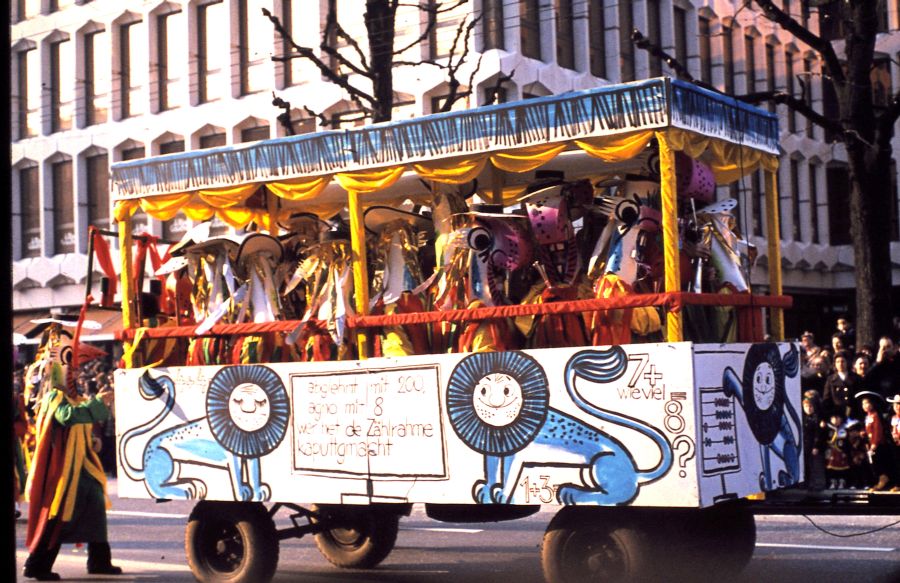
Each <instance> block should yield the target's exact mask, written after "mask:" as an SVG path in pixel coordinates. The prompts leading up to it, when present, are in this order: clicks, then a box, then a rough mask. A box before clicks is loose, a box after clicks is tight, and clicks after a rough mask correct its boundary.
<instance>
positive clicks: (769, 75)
mask: <svg viewBox="0 0 900 583" xmlns="http://www.w3.org/2000/svg"><path fill="white" fill-rule="evenodd" d="M766 91H769V92H770V93H771V92H774V91H775V45H771V44H768V43H766ZM767 107H768V109H769V111H770V112H771V113H775V102H774V101H773V100H771V99H770V100H769V103H768V105H767Z"/></svg>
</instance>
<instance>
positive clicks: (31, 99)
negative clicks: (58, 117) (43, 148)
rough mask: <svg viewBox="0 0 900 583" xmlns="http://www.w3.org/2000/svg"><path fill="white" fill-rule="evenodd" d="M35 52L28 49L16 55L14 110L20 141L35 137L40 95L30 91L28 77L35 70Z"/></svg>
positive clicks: (30, 84)
mask: <svg viewBox="0 0 900 583" xmlns="http://www.w3.org/2000/svg"><path fill="white" fill-rule="evenodd" d="M36 59H37V51H36V50H34V49H28V50H24V51H19V52H17V53H16V73H17V78H16V99H15V103H16V108H17V119H16V121H17V122H18V132H17V135H18V138H19V139H20V140H22V139H25V138H31V137H34V136H36V135H37V128H38V123H39V122H38V115H39V111H40V95H39V94H38V93H37V91H33V90H32V89H31V86H32V85H35V83H31V82H30V80H29V78H28V76H29V74H30V72H31V71H36V70H37V67H36V65H37V61H36Z"/></svg>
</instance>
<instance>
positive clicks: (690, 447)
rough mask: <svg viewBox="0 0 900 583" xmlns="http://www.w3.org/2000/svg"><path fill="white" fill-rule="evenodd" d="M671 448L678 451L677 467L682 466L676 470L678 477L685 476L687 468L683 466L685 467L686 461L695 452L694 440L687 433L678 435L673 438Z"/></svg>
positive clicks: (692, 456)
mask: <svg viewBox="0 0 900 583" xmlns="http://www.w3.org/2000/svg"><path fill="white" fill-rule="evenodd" d="M672 449H674V450H675V451H676V452H678V456H677V459H678V467H679V468H682V469H680V470H678V477H679V478H684V477H686V476H687V470H685V469H684V468H686V467H687V463H688V461H690V460H691V459H693V458H694V454H695V453H696V449H695V448H694V440H693V439H691V438H690V437H688V436H687V435H679V436H678V437H676V438H675V441H674V443H672Z"/></svg>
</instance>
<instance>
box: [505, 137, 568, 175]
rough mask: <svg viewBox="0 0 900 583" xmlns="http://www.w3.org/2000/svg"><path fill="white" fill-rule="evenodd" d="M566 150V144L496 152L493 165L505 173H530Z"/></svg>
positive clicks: (541, 145) (540, 145) (542, 145)
mask: <svg viewBox="0 0 900 583" xmlns="http://www.w3.org/2000/svg"><path fill="white" fill-rule="evenodd" d="M565 149H566V144H565V143H562V144H539V145H537V146H527V147H525V148H517V149H515V150H510V151H509V152H494V153H493V154H491V163H493V164H494V166H496V167H497V168H499V169H500V170H503V171H505V172H529V171H531V170H534V169H535V168H540V167H541V166H543V165H544V164H546V163H547V162H549V161H550V160H552V159H553V158H556V156H557V155H559V153H560V152H562V151H563V150H565Z"/></svg>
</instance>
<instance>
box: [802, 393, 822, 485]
mask: <svg viewBox="0 0 900 583" xmlns="http://www.w3.org/2000/svg"><path fill="white" fill-rule="evenodd" d="M826 437H827V436H826V431H825V421H824V420H823V419H822V414H821V403H820V400H819V396H818V394H817V393H816V392H815V391H806V392H805V393H804V394H803V459H804V465H805V466H806V467H805V474H806V483H807V484H808V486H809V488H810V489H811V490H822V489H824V488H825V440H826Z"/></svg>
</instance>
